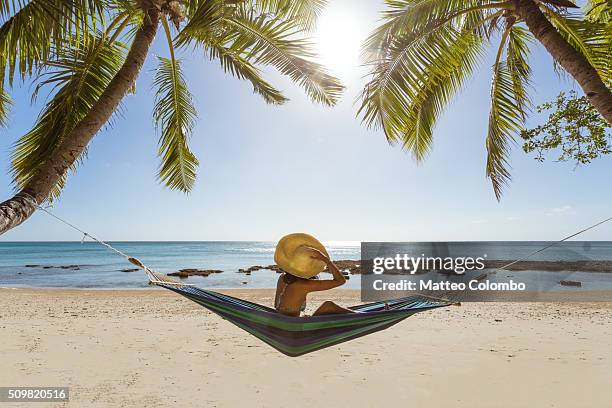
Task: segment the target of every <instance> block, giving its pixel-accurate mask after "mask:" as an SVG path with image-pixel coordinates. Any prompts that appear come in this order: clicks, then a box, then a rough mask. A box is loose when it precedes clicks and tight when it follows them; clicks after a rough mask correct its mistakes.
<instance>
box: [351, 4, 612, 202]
mask: <svg viewBox="0 0 612 408" xmlns="http://www.w3.org/2000/svg"><path fill="white" fill-rule="evenodd" d="M387 5H388V10H386V11H385V12H384V21H383V23H382V24H381V25H380V26H379V27H378V28H377V29H376V30H375V31H374V32H373V33H372V35H371V36H370V37H369V38H368V41H367V43H366V45H365V55H366V60H367V62H368V63H369V64H371V66H372V70H371V75H372V76H371V80H370V81H369V82H368V83H367V85H366V86H365V88H364V90H363V92H362V95H361V106H360V109H359V113H360V115H362V118H363V121H364V122H365V123H367V124H368V125H369V126H376V127H380V128H382V129H383V131H384V133H385V135H386V137H387V140H388V141H389V142H390V143H395V142H399V143H401V144H402V146H403V147H404V148H405V149H407V150H409V151H411V152H412V153H413V154H414V156H415V158H416V159H417V160H418V161H420V160H423V159H424V157H425V156H426V154H427V153H428V151H429V149H430V148H431V143H432V132H433V127H434V125H435V123H436V121H437V120H438V117H439V116H440V114H441V113H442V111H443V110H444V108H445V107H446V106H447V105H448V103H449V102H450V100H451V98H452V97H453V96H454V95H455V94H456V93H457V92H458V91H459V90H460V89H461V88H462V86H463V84H464V83H465V81H466V79H467V78H469V77H470V75H471V74H472V73H473V72H474V69H475V68H476V67H477V66H478V64H479V63H481V62H482V60H483V55H484V53H485V52H486V50H487V47H489V46H491V45H493V43H494V42H496V43H497V44H496V46H497V50H496V53H495V62H494V64H493V77H492V81H491V110H490V114H489V127H488V134H487V138H486V148H487V152H488V157H487V168H486V174H487V176H488V177H489V178H490V179H491V181H492V184H493V189H494V192H495V195H496V197H497V199H498V200H499V199H500V197H501V194H502V188H503V186H504V185H505V184H506V183H507V182H508V181H509V180H510V173H509V170H508V152H509V148H510V146H511V144H512V142H513V138H514V136H515V135H516V134H517V133H518V132H519V131H520V129H521V127H522V125H523V124H524V121H525V117H526V115H527V113H528V112H529V108H530V99H529V94H528V88H529V87H530V74H531V70H530V67H529V62H528V58H529V53H530V46H531V44H532V43H533V42H535V41H536V40H537V41H539V42H540V43H541V44H542V45H543V46H544V47H545V48H546V49H547V50H548V52H549V53H550V54H551V55H552V57H553V59H554V60H555V65H556V68H557V70H558V71H559V70H561V71H563V70H564V71H565V72H567V73H568V74H569V75H571V76H572V77H573V78H574V79H575V80H576V81H577V82H578V84H579V85H580V86H581V87H582V89H583V91H584V93H585V95H586V96H587V97H588V99H589V102H590V103H591V104H592V105H593V106H594V107H595V108H596V109H597V111H598V112H599V113H600V114H601V115H602V116H603V117H604V118H605V119H606V120H607V121H608V122H612V93H611V92H610V89H609V88H608V87H609V85H610V84H611V83H612V82H611V81H612V77H611V76H610V55H611V54H610V51H611V44H612V42H611V38H612V30H611V29H610V28H611V27H610V24H609V23H610V20H609V19H607V17H606V18H603V17H601V16H602V15H603V16H609V15H610V6H609V5H608V3H607V2H606V1H605V0H593V1H590V2H589V4H588V5H587V7H588V14H587V15H591V16H593V15H596V17H594V18H590V19H589V20H585V19H584V18H583V16H581V15H574V14H570V13H569V12H568V11H567V10H568V8H574V7H576V6H574V4H573V3H571V2H569V1H568V0H387ZM604 20H605V21H604Z"/></svg>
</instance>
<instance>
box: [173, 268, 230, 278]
mask: <svg viewBox="0 0 612 408" xmlns="http://www.w3.org/2000/svg"><path fill="white" fill-rule="evenodd" d="M221 272H223V271H222V270H219V269H195V268H188V269H181V270H179V271H177V272H171V273H168V274H167V275H168V276H178V277H179V278H186V277H188V276H208V275H210V274H211V273H221Z"/></svg>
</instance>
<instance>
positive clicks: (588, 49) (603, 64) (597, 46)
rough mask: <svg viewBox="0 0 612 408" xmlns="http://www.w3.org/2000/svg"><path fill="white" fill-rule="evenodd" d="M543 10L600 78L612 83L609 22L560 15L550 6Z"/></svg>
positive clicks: (611, 48)
mask: <svg viewBox="0 0 612 408" xmlns="http://www.w3.org/2000/svg"><path fill="white" fill-rule="evenodd" d="M544 12H545V14H546V17H547V18H548V19H549V20H550V22H551V23H552V25H554V26H555V28H556V29H557V30H558V31H559V33H560V34H561V36H562V37H563V38H564V39H565V40H566V41H567V42H568V43H569V44H571V45H572V46H573V47H574V48H575V49H576V50H577V51H579V52H580V53H581V54H582V55H583V56H584V57H585V58H586V60H587V61H588V62H589V64H591V65H592V66H593V67H594V68H595V69H596V70H597V73H598V74H599V76H600V77H601V79H602V80H603V81H604V82H605V83H607V84H610V83H612V73H611V69H610V68H611V61H612V59H611V58H610V55H611V51H612V46H611V44H612V30H611V29H610V24H609V23H604V22H599V21H589V20H584V19H582V18H577V17H572V16H571V15H561V14H559V13H557V12H556V11H554V10H552V9H550V8H544ZM557 68H558V67H557Z"/></svg>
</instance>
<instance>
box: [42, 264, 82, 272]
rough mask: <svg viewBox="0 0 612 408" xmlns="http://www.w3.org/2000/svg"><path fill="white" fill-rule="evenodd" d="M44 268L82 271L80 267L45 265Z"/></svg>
mask: <svg viewBox="0 0 612 408" xmlns="http://www.w3.org/2000/svg"><path fill="white" fill-rule="evenodd" d="M42 268H43V269H71V270H73V271H78V270H81V267H80V266H79V265H58V266H53V265H45V266H43V267H42Z"/></svg>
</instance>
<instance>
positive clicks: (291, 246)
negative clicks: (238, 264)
mask: <svg viewBox="0 0 612 408" xmlns="http://www.w3.org/2000/svg"><path fill="white" fill-rule="evenodd" d="M274 260H275V261H276V263H277V265H279V267H280V268H281V269H282V271H283V274H282V275H281V276H280V277H279V278H278V282H277V284H276V297H275V299H274V306H275V308H276V310H277V311H278V312H279V313H282V314H284V315H287V316H296V317H297V316H299V315H300V312H301V311H302V310H303V309H304V307H305V304H306V296H307V295H308V293H310V292H317V291H321V290H327V289H332V288H335V287H338V286H341V285H343V284H344V283H345V282H346V278H345V277H344V276H343V275H342V273H341V272H340V271H339V270H338V268H337V267H336V265H334V263H333V262H332V261H331V260H330V259H329V256H328V255H327V251H326V250H325V247H323V245H322V244H321V243H320V242H319V241H317V240H316V239H315V238H314V237H312V236H310V235H308V234H290V235H287V236H285V237H283V238H282V239H281V240H280V241H279V243H278V245H277V246H276V252H275V254H274ZM326 268H327V269H328V270H329V271H330V272H331V274H332V276H333V279H330V280H318V279H316V277H317V275H318V274H319V273H320V272H322V271H323V270H324V269H326ZM339 313H356V312H355V311H353V310H351V309H347V308H344V307H342V306H339V305H337V304H336V303H334V302H332V301H326V302H323V304H321V306H319V308H318V309H317V310H316V311H315V312H314V313H313V316H318V315H326V314H339Z"/></svg>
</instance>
